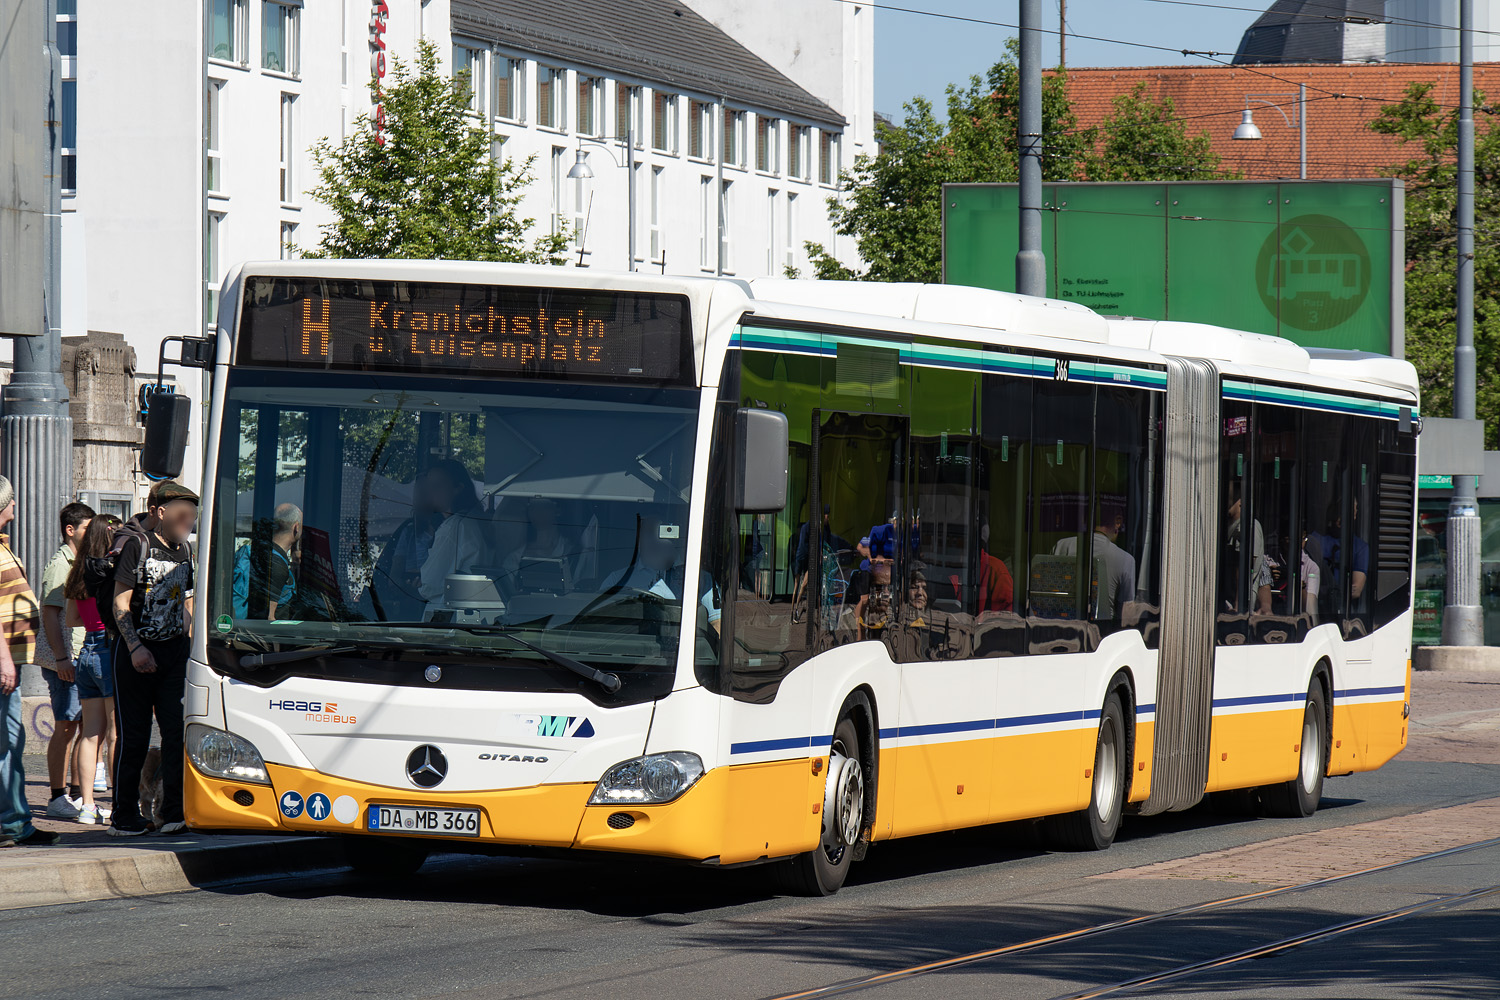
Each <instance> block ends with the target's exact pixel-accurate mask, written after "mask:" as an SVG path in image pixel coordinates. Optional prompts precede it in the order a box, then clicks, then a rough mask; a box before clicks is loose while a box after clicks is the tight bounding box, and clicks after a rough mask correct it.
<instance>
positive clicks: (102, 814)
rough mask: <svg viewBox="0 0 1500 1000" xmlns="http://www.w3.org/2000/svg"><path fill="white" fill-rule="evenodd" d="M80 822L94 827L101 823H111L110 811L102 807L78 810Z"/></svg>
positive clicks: (95, 806) (87, 806)
mask: <svg viewBox="0 0 1500 1000" xmlns="http://www.w3.org/2000/svg"><path fill="white" fill-rule="evenodd" d="M78 822H80V823H82V824H84V825H85V826H94V825H95V824H99V823H108V822H109V810H108V809H106V808H104V807H103V806H101V805H91V806H90V805H86V806H84V807H83V808H82V809H80V810H78Z"/></svg>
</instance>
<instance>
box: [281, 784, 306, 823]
mask: <svg viewBox="0 0 1500 1000" xmlns="http://www.w3.org/2000/svg"><path fill="white" fill-rule="evenodd" d="M279 804H280V806H281V815H283V816H285V817H286V818H287V819H296V818H297V817H298V816H301V815H302V795H301V793H300V792H294V791H287V792H284V793H283V794H282V796H281V802H280V803H279Z"/></svg>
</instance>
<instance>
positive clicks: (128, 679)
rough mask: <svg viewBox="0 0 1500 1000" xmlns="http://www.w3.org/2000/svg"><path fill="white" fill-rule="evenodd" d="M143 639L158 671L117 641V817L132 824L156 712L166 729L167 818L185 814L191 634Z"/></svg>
mask: <svg viewBox="0 0 1500 1000" xmlns="http://www.w3.org/2000/svg"><path fill="white" fill-rule="evenodd" d="M143 645H144V646H145V647H146V648H147V649H149V650H150V651H151V655H152V656H154V657H156V672H155V673H153V674H143V673H141V672H140V671H139V670H136V669H135V665H134V664H132V663H131V662H130V650H129V649H127V648H126V647H125V643H124V642H122V641H116V643H115V650H114V668H115V720H116V722H115V724H116V726H117V728H118V734H119V738H118V739H117V740H116V741H115V812H114V822H115V824H116V825H119V826H130V825H134V824H135V823H137V822H139V821H141V820H143V819H145V820H147V821H149V819H150V817H142V816H141V806H140V786H141V769H142V767H144V766H145V763H146V751H148V750H150V749H151V718H152V716H153V715H154V716H155V717H156V725H157V727H158V728H160V729H161V774H162V806H161V814H162V820H163V821H164V822H167V823H175V822H179V821H181V819H182V763H183V762H182V728H183V725H182V696H183V691H184V690H185V688H186V685H187V661H188V650H189V648H190V647H189V645H188V640H187V638H186V637H184V638H182V639H180V640H178V641H175V642H168V643H154V642H147V643H143Z"/></svg>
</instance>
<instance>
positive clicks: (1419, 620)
mask: <svg viewBox="0 0 1500 1000" xmlns="http://www.w3.org/2000/svg"><path fill="white" fill-rule="evenodd" d="M1411 641H1412V642H1413V643H1414V644H1416V645H1418V646H1436V645H1438V644H1439V643H1441V642H1442V641H1443V592H1442V591H1441V590H1418V591H1417V592H1416V594H1415V595H1414V599H1413V601H1412V620H1411Z"/></svg>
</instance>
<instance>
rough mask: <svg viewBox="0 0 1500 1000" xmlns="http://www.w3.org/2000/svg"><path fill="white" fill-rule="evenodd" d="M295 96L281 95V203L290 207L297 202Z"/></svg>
mask: <svg viewBox="0 0 1500 1000" xmlns="http://www.w3.org/2000/svg"><path fill="white" fill-rule="evenodd" d="M296 150H297V95H295V94H282V95H281V201H282V204H287V205H290V204H292V203H294V202H295V201H296V200H297V184H296V180H295V178H294V177H293V170H292V167H293V163H294V161H295V160H296V158H297V153H296Z"/></svg>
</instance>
